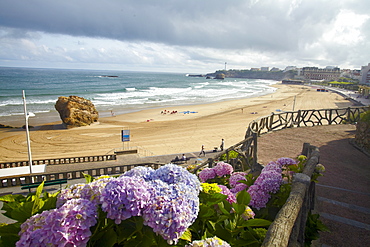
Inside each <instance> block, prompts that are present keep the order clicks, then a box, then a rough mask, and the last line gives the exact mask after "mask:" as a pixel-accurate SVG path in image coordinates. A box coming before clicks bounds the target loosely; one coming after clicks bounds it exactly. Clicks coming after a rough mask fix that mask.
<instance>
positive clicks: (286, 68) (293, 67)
mask: <svg viewBox="0 0 370 247" xmlns="http://www.w3.org/2000/svg"><path fill="white" fill-rule="evenodd" d="M295 69H297V67H296V66H286V67H285V69H284V72H287V71H289V70H295Z"/></svg>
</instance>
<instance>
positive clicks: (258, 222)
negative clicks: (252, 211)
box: [242, 219, 271, 227]
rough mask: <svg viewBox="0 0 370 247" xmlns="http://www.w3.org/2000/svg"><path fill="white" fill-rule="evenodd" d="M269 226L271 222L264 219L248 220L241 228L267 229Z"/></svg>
mask: <svg viewBox="0 0 370 247" xmlns="http://www.w3.org/2000/svg"><path fill="white" fill-rule="evenodd" d="M270 224H271V221H269V220H264V219H250V220H247V221H245V222H244V223H243V224H242V227H246V226H250V227H267V226H269V225H270Z"/></svg>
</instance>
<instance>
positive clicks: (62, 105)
mask: <svg viewBox="0 0 370 247" xmlns="http://www.w3.org/2000/svg"><path fill="white" fill-rule="evenodd" d="M55 109H56V110H57V111H58V112H59V115H60V118H61V119H62V121H63V123H64V124H66V125H67V127H80V126H86V125H90V124H92V123H94V122H97V121H98V118H99V113H98V111H97V110H96V108H95V106H94V104H93V103H92V102H91V101H90V100H87V99H84V98H82V97H78V96H69V97H64V96H60V97H59V98H58V100H57V102H56V104H55Z"/></svg>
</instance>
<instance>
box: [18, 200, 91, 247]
mask: <svg viewBox="0 0 370 247" xmlns="http://www.w3.org/2000/svg"><path fill="white" fill-rule="evenodd" d="M96 218H97V207H96V205H95V204H94V203H93V202H90V201H89V200H86V199H71V200H68V201H67V202H66V203H64V204H63V205H62V206H61V207H60V208H57V209H52V210H48V211H43V212H42V213H41V214H37V215H34V216H32V217H31V218H29V219H27V220H26V221H25V222H24V223H23V224H22V225H21V231H20V232H19V236H20V240H19V241H18V242H17V243H16V246H17V247H20V246H22V247H23V246H32V247H34V246H86V244H87V242H88V241H89V238H90V236H91V231H90V227H92V226H94V225H95V224H96V222H97V220H96Z"/></svg>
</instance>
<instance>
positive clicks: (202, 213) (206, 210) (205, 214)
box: [198, 204, 215, 218]
mask: <svg viewBox="0 0 370 247" xmlns="http://www.w3.org/2000/svg"><path fill="white" fill-rule="evenodd" d="M214 214H215V210H214V209H213V208H211V207H209V206H206V205H204V204H201V205H200V206H199V213H198V217H199V218H209V217H211V216H213V215H214Z"/></svg>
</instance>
